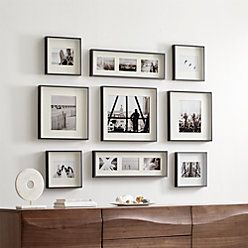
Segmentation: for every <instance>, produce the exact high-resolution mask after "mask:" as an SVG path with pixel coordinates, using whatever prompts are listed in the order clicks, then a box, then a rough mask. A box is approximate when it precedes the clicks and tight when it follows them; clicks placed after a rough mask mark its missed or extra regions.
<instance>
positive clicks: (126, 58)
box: [90, 49, 165, 79]
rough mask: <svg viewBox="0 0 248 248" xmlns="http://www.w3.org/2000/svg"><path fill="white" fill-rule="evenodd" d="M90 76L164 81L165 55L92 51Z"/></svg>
mask: <svg viewBox="0 0 248 248" xmlns="http://www.w3.org/2000/svg"><path fill="white" fill-rule="evenodd" d="M90 76H102V77H125V78H127V77H129V78H143V79H164V78H165V54H164V53H151V52H134V51H117V50H102V49H91V50H90Z"/></svg>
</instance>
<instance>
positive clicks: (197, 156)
mask: <svg viewBox="0 0 248 248" xmlns="http://www.w3.org/2000/svg"><path fill="white" fill-rule="evenodd" d="M175 163H176V165H175V187H206V186H207V153H206V152H176V153H175Z"/></svg>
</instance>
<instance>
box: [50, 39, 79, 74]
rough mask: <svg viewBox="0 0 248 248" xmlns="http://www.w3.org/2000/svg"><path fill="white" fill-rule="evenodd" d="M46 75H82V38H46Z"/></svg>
mask: <svg viewBox="0 0 248 248" xmlns="http://www.w3.org/2000/svg"><path fill="white" fill-rule="evenodd" d="M45 74H50V75H70V76H80V75H81V38H73V37H52V36H47V37H45Z"/></svg>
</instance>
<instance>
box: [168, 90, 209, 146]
mask: <svg viewBox="0 0 248 248" xmlns="http://www.w3.org/2000/svg"><path fill="white" fill-rule="evenodd" d="M168 114H169V118H168V129H169V130H168V140H169V141H212V93H211V92H195V91H169V92H168Z"/></svg>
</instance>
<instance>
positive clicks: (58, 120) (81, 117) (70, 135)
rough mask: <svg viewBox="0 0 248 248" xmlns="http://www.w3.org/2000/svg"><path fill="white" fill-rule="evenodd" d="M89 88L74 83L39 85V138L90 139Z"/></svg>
mask: <svg viewBox="0 0 248 248" xmlns="http://www.w3.org/2000/svg"><path fill="white" fill-rule="evenodd" d="M88 91H89V89H88V88H87V87H76V86H75V87H74V86H45V85H40V86H39V87H38V98H39V121H38V123H39V126H38V130H39V132H38V138H39V139H81V140H87V139H88V105H89V103H88V102H89V99H88V98H89V93H88Z"/></svg>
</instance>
